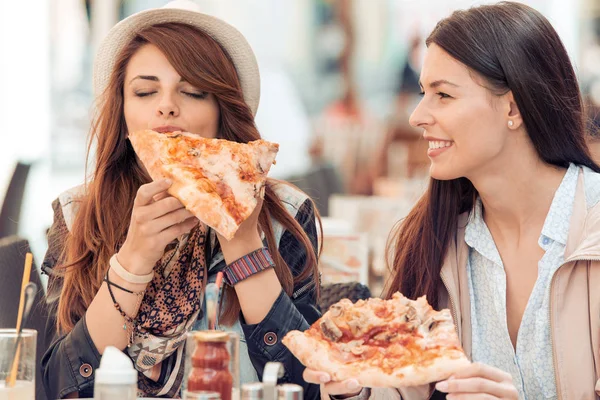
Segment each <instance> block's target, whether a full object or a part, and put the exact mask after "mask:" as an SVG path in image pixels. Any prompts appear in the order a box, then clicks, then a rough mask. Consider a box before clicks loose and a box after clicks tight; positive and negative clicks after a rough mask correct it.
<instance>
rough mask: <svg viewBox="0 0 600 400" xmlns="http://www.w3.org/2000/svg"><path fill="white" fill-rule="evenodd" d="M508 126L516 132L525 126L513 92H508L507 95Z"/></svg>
mask: <svg viewBox="0 0 600 400" xmlns="http://www.w3.org/2000/svg"><path fill="white" fill-rule="evenodd" d="M505 96H506V126H507V127H508V129H511V130H516V129H519V128H520V127H521V126H522V125H523V118H522V116H521V112H520V111H519V107H517V102H516V101H515V98H514V96H513V93H512V92H508V93H507V94H506V95H505Z"/></svg>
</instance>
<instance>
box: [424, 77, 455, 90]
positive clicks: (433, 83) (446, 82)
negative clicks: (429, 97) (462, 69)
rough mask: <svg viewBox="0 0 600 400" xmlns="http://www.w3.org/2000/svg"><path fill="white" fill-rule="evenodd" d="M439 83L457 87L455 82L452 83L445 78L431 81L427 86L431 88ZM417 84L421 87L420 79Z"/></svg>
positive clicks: (439, 84)
mask: <svg viewBox="0 0 600 400" xmlns="http://www.w3.org/2000/svg"><path fill="white" fill-rule="evenodd" d="M441 85H449V86H452V87H459V86H458V85H457V84H456V83H452V82H450V81H448V80H446V79H438V80H437V81H433V82H431V83H430V84H429V87H430V88H432V89H435V88H437V87H439V86H441ZM419 86H421V88H423V84H422V83H421V81H419Z"/></svg>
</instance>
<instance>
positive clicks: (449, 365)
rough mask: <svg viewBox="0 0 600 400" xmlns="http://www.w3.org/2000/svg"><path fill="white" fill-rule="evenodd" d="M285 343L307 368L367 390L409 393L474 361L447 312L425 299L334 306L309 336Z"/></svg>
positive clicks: (294, 337)
mask: <svg viewBox="0 0 600 400" xmlns="http://www.w3.org/2000/svg"><path fill="white" fill-rule="evenodd" d="M283 343H284V344H285V345H286V346H287V347H288V348H289V349H290V351H291V352H292V353H293V354H294V355H295V356H296V358H298V360H300V362H302V363H303V364H304V365H305V366H306V367H308V368H311V369H313V370H317V371H323V372H327V373H328V374H329V375H330V376H331V377H332V379H333V380H335V381H342V380H345V379H350V378H354V379H357V380H358V382H359V383H360V384H361V385H362V386H364V387H393V388H394V387H395V388H399V387H406V386H416V385H422V384H427V383H431V382H437V381H440V380H443V379H447V378H448V377H449V376H450V375H451V374H453V373H454V372H456V371H457V370H458V369H460V368H461V367H463V366H465V365H468V364H469V363H470V361H469V360H468V359H467V356H466V355H465V353H464V352H463V350H462V348H461V346H460V342H459V340H458V335H457V333H456V331H455V328H454V323H453V322H452V316H451V314H450V311H449V310H447V309H446V310H442V311H435V310H434V309H433V308H432V307H431V306H430V305H429V304H428V303H427V300H426V298H425V297H424V296H423V297H421V298H419V299H417V300H409V299H407V298H406V297H404V296H403V295H402V294H400V293H395V294H394V296H393V297H392V298H391V299H390V300H382V299H377V298H372V299H369V300H366V301H365V300H359V301H357V302H356V303H354V304H353V303H352V302H351V301H350V300H348V299H344V300H341V301H339V302H338V303H336V304H334V305H332V306H331V307H330V308H329V310H328V311H327V312H326V313H325V314H324V315H323V316H322V317H321V319H319V320H318V321H317V322H315V323H314V324H313V325H312V326H311V327H310V328H309V329H308V330H307V331H306V332H299V331H292V332H289V333H288V334H287V335H286V336H285V337H284V339H283Z"/></svg>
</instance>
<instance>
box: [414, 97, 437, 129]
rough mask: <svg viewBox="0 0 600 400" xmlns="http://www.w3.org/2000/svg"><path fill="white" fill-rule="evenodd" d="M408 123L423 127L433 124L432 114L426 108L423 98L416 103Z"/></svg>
mask: <svg viewBox="0 0 600 400" xmlns="http://www.w3.org/2000/svg"><path fill="white" fill-rule="evenodd" d="M408 123H409V124H411V125H412V126H413V127H415V128H423V127H424V126H427V125H431V124H433V116H432V115H431V113H430V112H429V110H428V109H427V105H426V104H425V99H424V98H423V99H421V101H419V104H417V107H416V108H415V110H414V111H413V112H412V114H411V115H410V118H409V119H408Z"/></svg>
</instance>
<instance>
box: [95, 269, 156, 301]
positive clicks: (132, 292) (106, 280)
mask: <svg viewBox="0 0 600 400" xmlns="http://www.w3.org/2000/svg"><path fill="white" fill-rule="evenodd" d="M108 271H109V270H107V271H106V275H105V276H104V279H103V280H104V282H106V284H107V285H110V286H114V287H116V288H117V289H121V290H122V291H124V292H126V293H129V294H135V295H136V296H143V295H144V294H145V293H146V291H145V290H142V291H141V292H134V291H132V290H129V289H127V288H124V287H123V286H120V285H117V284H116V283H114V282H113V281H111V280H110V279H109V278H108Z"/></svg>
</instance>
